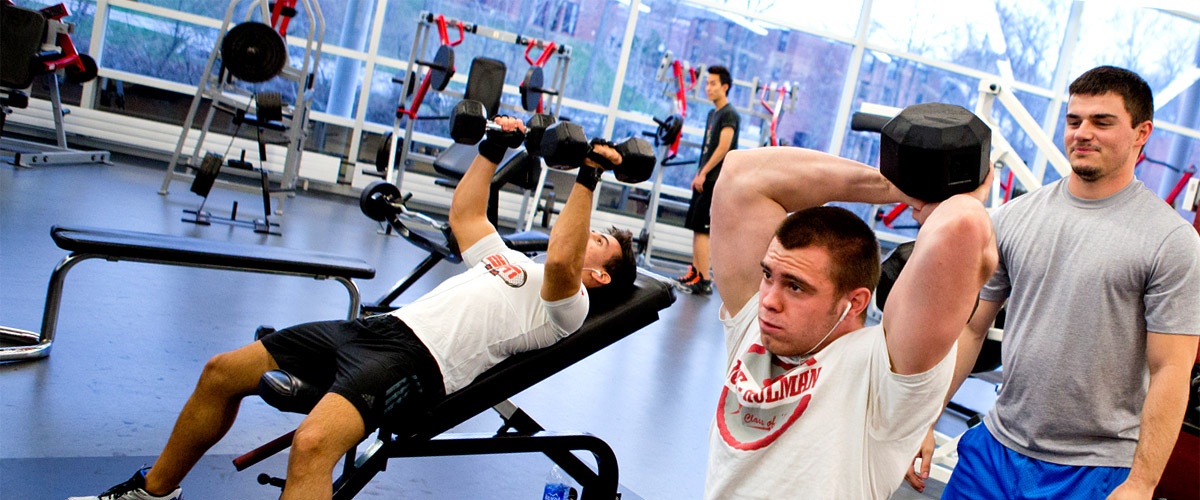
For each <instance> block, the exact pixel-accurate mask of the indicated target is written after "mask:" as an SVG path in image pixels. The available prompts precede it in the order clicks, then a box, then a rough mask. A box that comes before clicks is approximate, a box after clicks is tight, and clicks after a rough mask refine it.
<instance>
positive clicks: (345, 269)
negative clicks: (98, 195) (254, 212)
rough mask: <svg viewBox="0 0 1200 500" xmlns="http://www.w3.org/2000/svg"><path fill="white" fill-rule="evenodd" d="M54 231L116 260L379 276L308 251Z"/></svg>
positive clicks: (63, 242)
mask: <svg viewBox="0 0 1200 500" xmlns="http://www.w3.org/2000/svg"><path fill="white" fill-rule="evenodd" d="M50 236H51V237H52V238H54V243H56V244H57V245H58V246H59V247H60V248H62V249H64V250H68V251H71V252H76V253H85V254H99V255H104V256H108V257H113V258H116V259H130V260H147V261H161V262H173V263H179V264H183V265H196V266H215V267H225V268H233V269H252V270H259V271H264V272H280V273H288V274H306V275H312V276H339V277H345V278H358V279H370V278H374V277H375V268H374V267H372V266H371V265H370V264H368V263H366V262H364V261H362V260H359V259H355V258H350V257H343V256H339V255H333V254H327V253H321V252H312V251H307V250H295V249H291V248H283V247H273V246H262V245H249V244H244V243H230V242H225V241H213V240H205V239H200V238H191V237H187V236H173V235H167V234H154V233H143V232H138V231H123V230H114V229H96V228H88V227H64V226H52V227H51V228H50Z"/></svg>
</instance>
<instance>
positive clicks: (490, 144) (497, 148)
mask: <svg viewBox="0 0 1200 500" xmlns="http://www.w3.org/2000/svg"><path fill="white" fill-rule="evenodd" d="M507 152H508V146H506V145H504V144H503V143H501V142H500V141H497V140H495V139H493V138H491V137H488V138H487V139H484V140H483V141H480V143H479V156H482V157H484V158H485V159H487V161H490V162H492V163H495V164H497V165H499V164H500V162H501V161H503V160H504V154H505V153H507Z"/></svg>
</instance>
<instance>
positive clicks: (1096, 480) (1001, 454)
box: [942, 425, 1129, 500]
mask: <svg viewBox="0 0 1200 500" xmlns="http://www.w3.org/2000/svg"><path fill="white" fill-rule="evenodd" d="M1127 476H1129V469H1128V468H1125V467H1083V466H1074V465H1059V464H1054V463H1050V462H1043V461H1041V460H1037V459H1034V458H1029V457H1027V456H1025V455H1022V454H1020V453H1017V452H1015V451H1013V450H1010V449H1008V448H1006V447H1004V445H1002V444H1000V442H999V441H996V438H994V437H992V433H991V432H989V431H988V430H987V428H986V427H985V426H983V425H977V426H975V427H974V428H972V429H970V430H968V431H967V432H966V433H965V434H963V436H962V439H959V441H958V465H956V466H955V467H954V473H953V474H952V475H951V476H950V483H949V484H947V485H946V489H945V491H944V492H943V493H942V500H958V499H963V500H987V499H1004V500H1034V499H1046V500H1051V499H1053V500H1074V499H1079V500H1084V499H1087V500H1092V499H1096V498H1104V497H1106V496H1108V494H1109V493H1111V492H1112V490H1114V489H1116V488H1117V486H1120V485H1121V483H1122V482H1124V481H1125V478H1126V477H1127Z"/></svg>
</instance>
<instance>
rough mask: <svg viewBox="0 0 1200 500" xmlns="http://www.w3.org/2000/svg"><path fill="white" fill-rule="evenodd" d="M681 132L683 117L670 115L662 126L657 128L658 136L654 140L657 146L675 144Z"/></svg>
mask: <svg viewBox="0 0 1200 500" xmlns="http://www.w3.org/2000/svg"><path fill="white" fill-rule="evenodd" d="M682 131H683V117H682V116H679V115H671V116H668V117H667V120H666V121H664V122H662V124H661V125H659V126H658V136H657V137H656V139H658V143H659V144H663V145H671V144H675V141H676V140H678V139H679V133H680V132H682Z"/></svg>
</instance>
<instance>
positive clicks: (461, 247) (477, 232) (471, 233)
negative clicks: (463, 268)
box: [450, 217, 497, 254]
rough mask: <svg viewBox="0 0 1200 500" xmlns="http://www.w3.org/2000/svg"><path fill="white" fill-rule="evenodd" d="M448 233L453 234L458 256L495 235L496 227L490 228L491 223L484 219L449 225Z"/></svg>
mask: <svg viewBox="0 0 1200 500" xmlns="http://www.w3.org/2000/svg"><path fill="white" fill-rule="evenodd" d="M450 231H451V232H452V233H453V234H454V241H455V242H456V243H457V244H458V251H459V253H460V254H461V253H462V252H465V251H466V250H467V249H468V248H471V247H473V246H475V244H476V243H479V240H482V239H483V238H485V237H487V236H488V235H491V234H497V233H496V227H495V226H492V223H491V222H488V220H487V218H484V217H480V218H468V219H466V220H458V221H455V223H454V224H451V226H450Z"/></svg>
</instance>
